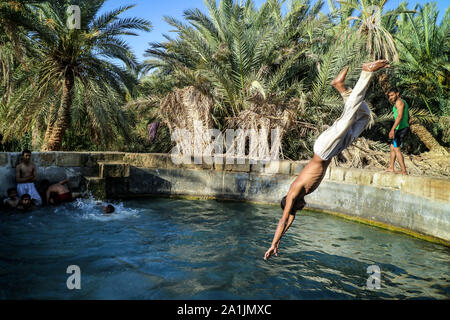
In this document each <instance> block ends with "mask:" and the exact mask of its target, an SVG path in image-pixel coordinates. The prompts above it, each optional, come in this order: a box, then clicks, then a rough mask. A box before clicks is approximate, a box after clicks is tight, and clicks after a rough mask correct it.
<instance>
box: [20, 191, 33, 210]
mask: <svg viewBox="0 0 450 320" xmlns="http://www.w3.org/2000/svg"><path fill="white" fill-rule="evenodd" d="M20 204H21V205H22V206H23V207H24V208H29V207H31V206H32V205H33V203H32V202H31V196H30V195H29V194H28V193H26V194H24V195H22V196H21V197H20Z"/></svg>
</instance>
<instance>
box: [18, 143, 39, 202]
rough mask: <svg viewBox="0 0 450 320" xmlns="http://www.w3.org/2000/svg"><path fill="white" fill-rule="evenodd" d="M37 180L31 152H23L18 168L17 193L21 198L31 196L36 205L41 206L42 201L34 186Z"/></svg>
mask: <svg viewBox="0 0 450 320" xmlns="http://www.w3.org/2000/svg"><path fill="white" fill-rule="evenodd" d="M36 180H37V170H36V166H35V165H34V164H33V163H31V151H30V150H24V151H23V152H22V161H21V162H20V163H19V164H18V165H17V167H16V182H17V192H18V194H19V197H21V196H22V195H24V194H28V195H30V196H31V199H32V200H33V201H34V202H35V204H36V205H38V206H40V205H41V204H42V199H41V196H40V195H39V192H38V191H37V190H36V187H35V185H34V183H35V182H36Z"/></svg>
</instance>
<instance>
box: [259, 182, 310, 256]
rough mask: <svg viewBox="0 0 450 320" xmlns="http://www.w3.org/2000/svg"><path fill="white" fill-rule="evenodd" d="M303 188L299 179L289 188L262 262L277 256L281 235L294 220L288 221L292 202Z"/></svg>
mask: <svg viewBox="0 0 450 320" xmlns="http://www.w3.org/2000/svg"><path fill="white" fill-rule="evenodd" d="M302 188H303V183H301V180H300V179H297V180H296V181H294V183H293V184H292V185H291V188H290V189H289V192H288V194H287V197H286V206H285V207H284V210H283V215H282V216H281V219H280V220H279V221H278V226H277V229H276V231H275V235H274V237H273V241H272V245H271V247H270V248H269V250H267V252H266V254H265V255H264V260H268V259H270V257H272V256H273V255H274V254H275V255H276V256H278V246H279V245H280V240H281V237H282V236H283V234H284V233H285V232H286V231H287V229H288V228H289V227H290V226H291V224H292V222H293V221H294V219H293V218H292V219H289V216H290V212H291V210H292V207H293V205H294V200H295V199H296V198H297V197H298V195H299V194H300V192H301V190H302Z"/></svg>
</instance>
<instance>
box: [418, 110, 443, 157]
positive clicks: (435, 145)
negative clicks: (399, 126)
mask: <svg viewBox="0 0 450 320" xmlns="http://www.w3.org/2000/svg"><path fill="white" fill-rule="evenodd" d="M410 128H411V132H412V133H414V134H415V135H416V136H417V137H418V138H419V139H420V141H422V142H423V144H424V145H425V147H427V148H428V149H429V150H430V151H431V152H437V153H443V154H447V151H446V150H445V148H444V147H442V146H441V145H440V144H439V142H437V140H436V139H435V138H434V137H433V136H432V135H431V133H430V132H429V131H428V130H427V129H426V128H425V127H424V126H423V125H421V124H420V123H418V121H417V120H416V121H414V119H411V124H410Z"/></svg>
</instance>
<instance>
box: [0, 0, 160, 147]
mask: <svg viewBox="0 0 450 320" xmlns="http://www.w3.org/2000/svg"><path fill="white" fill-rule="evenodd" d="M104 2H105V0H95V1H87V0H81V1H78V2H77V4H78V5H79V6H80V9H81V29H69V28H68V26H67V24H66V21H67V18H68V13H67V12H66V8H67V7H66V5H67V2H66V1H64V0H58V1H52V2H45V3H41V4H38V5H34V6H33V10H34V12H35V13H36V15H35V22H36V24H35V30H34V33H33V34H32V36H31V41H32V42H33V44H34V45H35V48H37V49H38V56H37V57H33V58H34V59H33V61H34V64H33V66H32V68H33V75H34V79H35V81H36V83H37V86H35V87H25V86H22V88H21V89H20V90H18V92H17V93H16V94H15V95H14V96H15V97H14V98H13V99H12V102H11V104H10V106H9V109H8V113H7V114H6V120H7V121H8V122H9V123H12V124H13V127H15V129H14V130H11V129H10V130H6V132H5V133H6V134H5V136H10V135H11V134H12V133H13V132H14V131H17V128H22V129H23V128H26V127H27V126H28V127H29V126H30V124H32V123H34V121H35V119H36V118H39V116H45V118H46V122H47V129H46V134H45V139H44V146H43V147H42V149H43V150H50V151H54V150H60V149H61V147H62V142H63V139H64V136H65V133H66V130H67V129H68V128H69V127H70V126H71V125H75V126H77V125H78V126H80V127H86V119H89V126H88V127H89V128H90V129H91V135H92V137H93V139H94V141H95V140H96V142H97V143H100V140H101V139H105V138H106V139H107V138H108V136H109V140H113V139H114V136H115V134H117V133H121V134H122V135H125V136H126V135H127V130H126V129H127V126H128V125H129V122H128V120H127V119H126V115H125V113H124V112H123V111H122V110H121V109H120V106H121V105H122V104H123V103H125V100H124V98H125V96H126V92H127V91H131V90H132V88H133V86H134V85H135V84H136V83H137V81H136V77H135V76H134V74H133V73H132V72H130V71H129V70H132V69H133V68H135V67H136V66H137V63H136V59H135V57H134V54H133V53H132V52H131V50H130V48H129V46H128V45H127V43H126V42H125V41H124V40H122V39H121V36H123V35H136V33H135V32H134V31H133V30H144V31H150V29H151V24H150V22H148V21H146V20H144V19H139V18H123V19H121V18H119V17H118V16H119V15H120V14H121V13H123V12H125V11H126V10H128V9H130V8H132V7H133V6H124V7H120V8H118V9H116V10H113V11H111V12H108V13H105V14H103V15H100V16H98V11H99V10H100V8H101V7H102V5H103V4H104ZM114 61H120V62H121V63H123V64H124V66H119V65H117V64H116V63H115V62H114ZM71 117H73V119H72V121H71Z"/></svg>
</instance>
